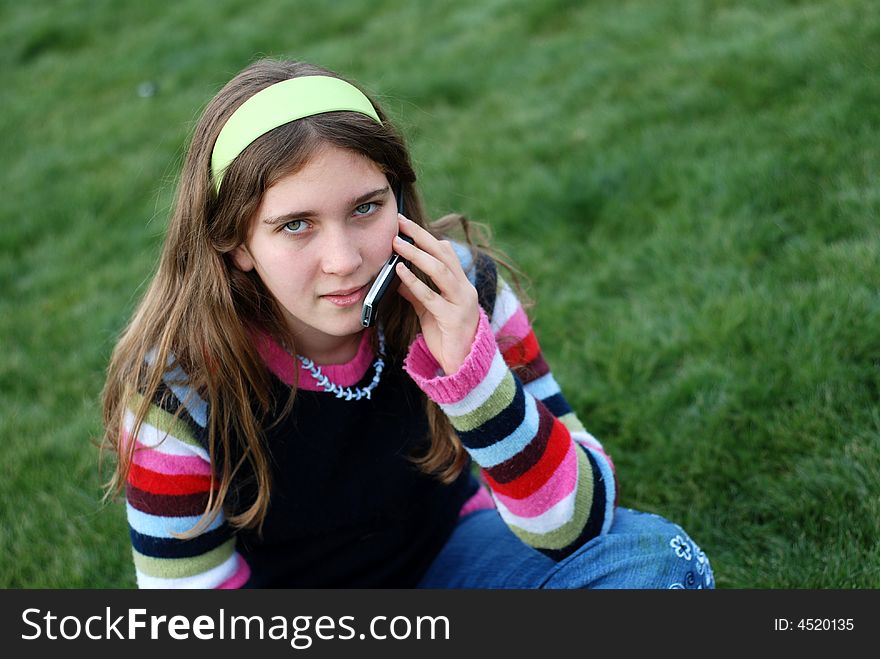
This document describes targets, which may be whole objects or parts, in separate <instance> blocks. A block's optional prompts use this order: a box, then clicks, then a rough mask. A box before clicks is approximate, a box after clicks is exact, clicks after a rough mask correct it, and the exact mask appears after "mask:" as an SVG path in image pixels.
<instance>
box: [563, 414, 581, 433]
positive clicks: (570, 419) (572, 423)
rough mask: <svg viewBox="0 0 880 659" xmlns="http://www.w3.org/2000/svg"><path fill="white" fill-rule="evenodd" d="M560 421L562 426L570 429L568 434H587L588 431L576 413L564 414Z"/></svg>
mask: <svg viewBox="0 0 880 659" xmlns="http://www.w3.org/2000/svg"><path fill="white" fill-rule="evenodd" d="M559 421H560V423H562V425H564V426H565V427H566V428H568V432H587V429H586V428H584V424H582V423H581V420H580V419H578V418H577V415H576V414H575V413H574V412H569V413H568V414H563V415H562V416H561V417H559Z"/></svg>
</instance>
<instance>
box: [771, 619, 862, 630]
mask: <svg viewBox="0 0 880 659" xmlns="http://www.w3.org/2000/svg"><path fill="white" fill-rule="evenodd" d="M854 628H855V625H854V623H853V618H799V619H798V620H789V619H788V618H774V619H773V631H777V632H785V631H794V630H798V631H803V632H814V631H815V632H821V631H826V632H830V631H852V630H853V629H854Z"/></svg>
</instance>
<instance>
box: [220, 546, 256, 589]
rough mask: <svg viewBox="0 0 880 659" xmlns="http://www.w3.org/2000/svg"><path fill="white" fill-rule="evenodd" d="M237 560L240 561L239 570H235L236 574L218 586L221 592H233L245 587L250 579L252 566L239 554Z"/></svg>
mask: <svg viewBox="0 0 880 659" xmlns="http://www.w3.org/2000/svg"><path fill="white" fill-rule="evenodd" d="M235 558H236V559H238V568H237V569H236V570H235V574H233V575H232V576H231V577H229V578H228V579H227V580H226V581H224V582H223V583H221V584H220V585H219V586H217V588H218V589H219V590H232V589H235V588H241V587H242V586H244V584H245V582H247V580H248V579H250V577H251V568H250V566H249V565H248V564H247V562H245V560H244V559H243V558H242V557H241V556H240V555H239V554H236V555H235Z"/></svg>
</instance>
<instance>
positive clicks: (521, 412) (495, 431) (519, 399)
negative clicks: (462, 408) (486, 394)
mask: <svg viewBox="0 0 880 659" xmlns="http://www.w3.org/2000/svg"><path fill="white" fill-rule="evenodd" d="M513 382H514V385H515V386H516V392H515V393H514V395H513V400H512V401H511V403H510V405H508V406H507V407H506V408H505V409H503V410H501V412H499V413H498V414H496V415H495V416H494V417H492V418H491V419H489V420H488V421H486V422H485V423H484V424H482V425H481V426H477V427H476V428H474V429H473V430H468V431H464V432H459V433H458V436H459V438H460V439H461V443H462V444H464V445H465V446H467V447H468V448H486V447H487V446H491V445H492V444H494V443H495V442H497V441H500V440H502V439H504V438H505V437H507V436H508V435H509V434H510V433H512V432H513V431H514V430H516V429H517V428H519V427H520V426H521V425H522V422H523V420H524V419H525V416H526V397H525V393H524V392H523V388H522V384H520V381H519V380H518V379H517V378H516V377H514V378H513Z"/></svg>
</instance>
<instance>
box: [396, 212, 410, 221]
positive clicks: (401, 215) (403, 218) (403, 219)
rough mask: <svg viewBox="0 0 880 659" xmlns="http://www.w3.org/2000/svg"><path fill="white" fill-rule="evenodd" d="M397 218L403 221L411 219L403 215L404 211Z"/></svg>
mask: <svg viewBox="0 0 880 659" xmlns="http://www.w3.org/2000/svg"><path fill="white" fill-rule="evenodd" d="M397 219H398V220H400V221H401V222H409V220H408V219H406V217H405V216H404V215H403V213H398V214H397Z"/></svg>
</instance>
